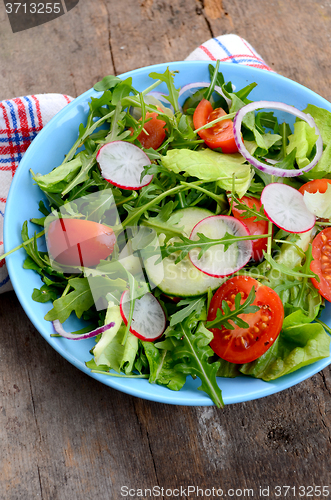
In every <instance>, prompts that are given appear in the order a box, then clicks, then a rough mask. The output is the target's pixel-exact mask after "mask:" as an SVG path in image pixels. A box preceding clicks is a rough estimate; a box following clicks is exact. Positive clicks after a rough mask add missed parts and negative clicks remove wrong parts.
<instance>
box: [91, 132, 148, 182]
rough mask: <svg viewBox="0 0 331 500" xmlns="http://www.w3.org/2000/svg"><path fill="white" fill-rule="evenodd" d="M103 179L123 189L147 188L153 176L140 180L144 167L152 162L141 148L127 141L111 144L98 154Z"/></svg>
mask: <svg viewBox="0 0 331 500" xmlns="http://www.w3.org/2000/svg"><path fill="white" fill-rule="evenodd" d="M97 162H98V163H99V166H100V170H101V174H102V177H103V178H104V179H106V181H108V182H110V183H111V184H113V185H114V186H117V187H120V188H122V189H141V188H142V187H144V186H147V184H149V183H150V182H151V181H152V179H153V176H152V175H145V177H144V178H143V179H142V180H140V178H141V174H142V173H143V170H144V167H145V166H146V165H150V164H151V161H150V159H149V158H148V156H147V155H146V153H144V152H143V151H142V150H141V149H140V148H138V147H137V146H135V145H134V144H131V143H130V142H125V141H114V142H109V143H108V144H105V145H104V146H102V148H101V149H100V150H99V152H98V154H97Z"/></svg>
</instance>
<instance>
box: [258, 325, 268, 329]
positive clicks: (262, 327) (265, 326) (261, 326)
mask: <svg viewBox="0 0 331 500" xmlns="http://www.w3.org/2000/svg"><path fill="white" fill-rule="evenodd" d="M267 326H268V325H267V324H266V323H261V325H260V328H261V330H265V329H266V328H267Z"/></svg>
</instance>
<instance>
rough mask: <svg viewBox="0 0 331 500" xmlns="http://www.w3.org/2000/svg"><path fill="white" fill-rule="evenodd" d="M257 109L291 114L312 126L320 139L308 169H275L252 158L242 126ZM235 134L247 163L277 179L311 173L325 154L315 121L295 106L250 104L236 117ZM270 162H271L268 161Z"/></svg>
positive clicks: (239, 149)
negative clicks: (246, 116)
mask: <svg viewBox="0 0 331 500" xmlns="http://www.w3.org/2000/svg"><path fill="white" fill-rule="evenodd" d="M256 109H278V110H280V111H285V112H286V113H289V114H291V115H294V116H297V117H298V118H301V120H304V121H305V122H307V123H308V125H310V127H312V128H314V129H315V132H316V135H318V139H317V141H316V154H315V156H314V158H313V160H312V161H311V162H310V163H309V165H307V166H306V167H303V168H300V169H296V170H284V169H282V168H278V167H274V166H272V165H268V163H262V162H261V161H259V160H257V159H256V158H254V156H252V155H251V154H250V153H249V151H248V150H247V149H246V147H245V145H244V142H243V140H242V136H241V124H242V121H243V118H244V116H245V115H246V114H247V113H250V112H251V111H255V110H256ZM233 133H234V139H235V141H236V145H237V148H238V151H239V153H240V154H241V155H242V156H243V157H244V158H246V160H247V161H249V163H250V164H251V165H253V166H254V167H256V168H258V169H259V170H261V172H265V173H266V174H270V175H275V176H277V177H297V176H298V175H301V174H302V173H304V172H309V170H311V169H312V168H313V167H314V166H315V165H316V163H317V162H318V161H319V160H320V158H321V156H322V153H323V140H322V136H321V133H320V131H319V130H318V128H317V125H316V123H315V121H314V119H313V118H312V117H311V116H310V115H308V114H306V113H303V112H302V111H300V110H299V109H297V108H295V107H294V106H289V105H288V104H285V103H283V102H274V101H257V102H250V103H249V104H246V106H243V107H242V108H241V109H239V111H238V112H237V114H236V116H235V117H234V120H233ZM268 161H269V160H268Z"/></svg>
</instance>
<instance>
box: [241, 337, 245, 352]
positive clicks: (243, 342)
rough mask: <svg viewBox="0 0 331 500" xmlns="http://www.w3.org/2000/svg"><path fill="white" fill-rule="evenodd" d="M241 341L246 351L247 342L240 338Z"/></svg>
mask: <svg viewBox="0 0 331 500" xmlns="http://www.w3.org/2000/svg"><path fill="white" fill-rule="evenodd" d="M240 341H241V345H242V346H243V347H245V349H246V347H247V342H246V340H245V339H244V337H240Z"/></svg>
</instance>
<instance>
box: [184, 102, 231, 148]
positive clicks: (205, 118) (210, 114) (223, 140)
mask: <svg viewBox="0 0 331 500" xmlns="http://www.w3.org/2000/svg"><path fill="white" fill-rule="evenodd" d="M225 115H226V112H225V111H224V109H222V108H216V109H213V107H212V105H211V104H210V102H209V101H207V100H206V99H202V101H201V102H199V104H198V106H197V107H196V109H195V111H194V114H193V123H194V127H195V128H196V129H198V128H200V127H202V126H203V125H206V123H210V122H211V121H213V120H216V118H219V117H220V116H225ZM198 135H199V136H200V137H201V139H203V140H204V141H205V144H206V145H207V146H208V147H209V148H211V149H216V148H221V149H222V152H223V153H226V154H229V153H237V151H238V148H237V145H236V141H235V139H234V135H233V123H232V121H231V120H224V121H221V122H219V123H217V124H216V125H214V126H213V127H210V128H207V129H204V130H200V132H198Z"/></svg>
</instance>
